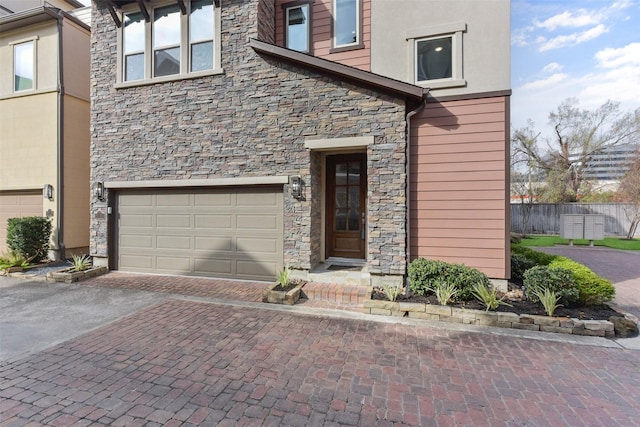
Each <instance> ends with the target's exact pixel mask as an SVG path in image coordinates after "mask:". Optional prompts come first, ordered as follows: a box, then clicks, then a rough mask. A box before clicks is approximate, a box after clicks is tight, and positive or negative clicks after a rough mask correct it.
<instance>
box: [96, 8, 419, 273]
mask: <svg viewBox="0 0 640 427" xmlns="http://www.w3.org/2000/svg"><path fill="white" fill-rule="evenodd" d="M221 13H222V16H221V20H222V40H221V44H222V51H221V53H222V68H223V69H224V74H222V75H215V76H209V77H202V78H195V79H185V80H178V81H173V82H169V83H158V84H151V85H147V86H137V87H131V88H126V89H115V88H114V84H115V82H116V64H117V52H118V49H117V31H119V30H118V29H117V28H116V26H115V24H114V22H113V20H112V18H111V16H110V15H109V13H108V11H107V9H106V8H105V4H104V2H103V1H100V0H98V1H95V2H93V25H92V28H93V31H92V45H91V59H92V61H91V62H92V63H91V66H92V67H91V79H92V80H91V98H92V110H91V183H92V186H93V184H95V183H96V182H98V181H102V182H104V181H149V180H158V181H159V187H161V186H162V183H161V181H162V180H184V181H185V186H188V185H189V180H191V179H211V178H232V177H245V178H246V177H265V176H282V175H289V176H292V175H300V176H301V177H302V179H303V181H304V183H305V187H304V192H305V194H304V196H305V197H304V198H303V200H296V199H295V198H293V197H291V195H290V191H289V188H288V185H284V195H285V202H284V211H285V212H284V233H285V235H284V263H285V265H288V266H290V267H292V268H296V269H303V270H308V269H310V268H312V267H313V266H314V265H315V264H316V263H318V262H319V261H320V260H321V258H322V254H321V253H320V248H321V246H322V245H321V240H322V239H323V236H322V235H321V229H322V224H321V214H320V209H321V202H320V200H321V198H322V194H321V185H320V184H321V182H320V181H321V175H320V174H321V170H322V165H321V160H322V156H321V155H320V154H319V153H318V152H314V151H309V150H308V149H306V148H305V146H304V141H305V138H307V139H310V138H323V139H324V138H343V137H353V136H373V137H374V143H373V144H372V145H369V146H368V147H367V167H368V199H367V200H368V208H367V217H368V230H367V232H368V240H367V264H368V267H369V271H370V272H371V273H373V274H380V275H404V273H405V269H406V194H405V193H406V191H405V188H406V179H407V177H406V166H405V164H406V155H405V152H406V151H405V150H406V137H405V99H404V98H402V97H401V96H399V95H397V96H396V95H389V94H385V93H383V92H379V91H376V90H374V89H371V88H364V87H360V86H357V85H354V84H351V83H347V82H345V81H340V80H339V79H337V78H335V77H331V76H329V75H323V74H320V73H319V72H317V71H313V70H307V69H304V68H301V67H300V66H297V65H293V64H287V63H283V62H281V61H279V60H276V59H273V58H271V57H267V56H259V55H258V54H256V52H255V51H254V50H253V49H252V48H251V47H250V46H248V42H249V40H250V39H251V38H255V39H259V40H261V41H266V42H270V41H273V27H272V25H273V24H271V23H272V22H273V13H275V12H274V8H273V4H272V2H270V1H262V0H226V1H224V2H222V9H221ZM269 15H271V16H269ZM107 219H108V215H107V203H106V202H101V201H99V200H98V199H96V198H95V197H94V198H93V199H92V203H91V248H90V250H91V254H92V255H94V256H96V257H98V258H100V257H102V258H106V257H108V256H109V248H108V244H109V243H110V242H109V239H108V235H109V233H110V232H113V230H109V229H108V221H107Z"/></svg>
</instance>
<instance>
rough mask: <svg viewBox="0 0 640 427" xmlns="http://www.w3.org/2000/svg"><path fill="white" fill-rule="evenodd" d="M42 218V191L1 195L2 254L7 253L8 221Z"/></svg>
mask: <svg viewBox="0 0 640 427" xmlns="http://www.w3.org/2000/svg"><path fill="white" fill-rule="evenodd" d="M23 216H42V190H35V191H24V192H23V191H20V192H17V191H16V192H13V191H12V192H7V193H3V194H0V253H4V252H6V251H7V244H6V242H7V219H9V218H18V217H23Z"/></svg>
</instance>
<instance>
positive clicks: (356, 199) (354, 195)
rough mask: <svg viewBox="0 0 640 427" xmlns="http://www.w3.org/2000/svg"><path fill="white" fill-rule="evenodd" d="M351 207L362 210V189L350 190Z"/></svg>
mask: <svg viewBox="0 0 640 427" xmlns="http://www.w3.org/2000/svg"><path fill="white" fill-rule="evenodd" d="M349 207H350V208H351V209H357V210H360V187H350V188H349Z"/></svg>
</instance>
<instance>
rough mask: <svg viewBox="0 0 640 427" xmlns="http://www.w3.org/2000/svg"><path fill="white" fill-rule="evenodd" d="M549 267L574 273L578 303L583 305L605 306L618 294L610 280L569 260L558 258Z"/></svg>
mask: <svg viewBox="0 0 640 427" xmlns="http://www.w3.org/2000/svg"><path fill="white" fill-rule="evenodd" d="M549 266H550V267H556V268H563V269H567V270H570V271H571V272H572V273H573V279H574V281H575V283H576V285H577V288H578V301H579V302H580V304H582V305H598V304H603V303H605V302H607V301H611V300H612V299H613V297H614V296H615V294H616V288H615V287H614V286H613V285H612V284H611V282H610V281H609V280H607V279H604V278H602V277H600V276H598V275H597V274H596V273H594V272H593V271H591V270H590V269H589V268H588V267H586V266H584V265H582V264H580V263H578V262H576V261H573V260H571V259H569V258H565V257H556V259H555V260H554V261H553V262H552V263H551V264H549Z"/></svg>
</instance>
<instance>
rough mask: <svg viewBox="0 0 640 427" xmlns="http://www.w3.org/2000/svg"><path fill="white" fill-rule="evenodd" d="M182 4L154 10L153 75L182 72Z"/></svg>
mask: <svg viewBox="0 0 640 427" xmlns="http://www.w3.org/2000/svg"><path fill="white" fill-rule="evenodd" d="M180 34H181V31H180V6H178V5H177V4H176V5H171V6H165V7H158V8H156V9H155V10H154V11H153V76H154V77H161V76H169V75H171V74H179V73H180Z"/></svg>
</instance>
